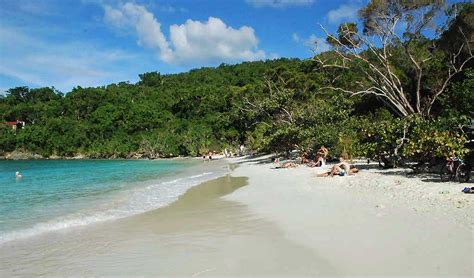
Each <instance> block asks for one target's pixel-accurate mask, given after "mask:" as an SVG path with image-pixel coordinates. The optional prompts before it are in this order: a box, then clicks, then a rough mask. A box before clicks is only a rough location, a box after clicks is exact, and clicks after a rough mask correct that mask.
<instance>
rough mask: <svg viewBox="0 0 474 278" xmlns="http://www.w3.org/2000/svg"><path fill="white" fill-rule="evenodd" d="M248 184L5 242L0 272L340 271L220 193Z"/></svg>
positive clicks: (218, 185)
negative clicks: (121, 217) (93, 222)
mask: <svg viewBox="0 0 474 278" xmlns="http://www.w3.org/2000/svg"><path fill="white" fill-rule="evenodd" d="M245 185H246V178H244V177H230V176H226V177H222V178H219V179H216V180H213V181H209V182H206V183H203V184H201V185H198V186H196V187H193V188H191V189H190V190H188V191H187V192H186V193H185V194H184V195H182V196H181V197H180V198H179V199H178V201H176V202H174V203H172V204H171V205H169V206H167V207H164V208H161V209H158V210H155V211H151V212H149V213H145V214H142V215H138V216H133V217H129V218H125V219H121V220H116V221H110V222H104V223H100V224H95V225H91V226H87V227H81V228H74V229H65V230H62V231H59V232H52V233H48V234H44V235H40V236H36V237H32V238H29V239H25V240H18V241H14V242H10V243H6V244H4V245H3V246H0V261H1V263H0V276H2V277H8V276H12V275H19V276H38V275H44V276H52V275H54V276H58V275H59V276H70V275H74V276H84V275H87V276H91V275H93V276H104V275H112V276H116V275H121V276H137V275H138V276H156V275H159V276H171V275H173V276H177V275H183V276H213V275H218V276H229V275H231V276H235V275H246V276H259V275H270V276H295V275H334V274H336V275H337V272H336V270H335V268H334V267H333V266H331V265H330V264H329V263H328V262H327V261H325V260H324V259H323V258H322V256H320V255H319V254H318V253H317V252H315V250H314V249H309V248H306V247H304V246H302V245H299V244H297V243H295V242H294V241H290V240H288V239H287V238H286V236H285V234H284V233H283V232H282V231H281V230H280V229H279V228H278V227H277V226H276V225H274V224H272V223H270V222H268V221H266V220H264V219H262V218H261V217H259V216H257V215H256V214H254V213H253V212H251V211H250V210H249V209H248V208H247V207H246V206H245V205H243V204H241V203H238V202H234V201H228V200H224V199H222V198H221V197H222V196H224V195H227V194H230V193H232V192H233V191H234V190H236V189H238V188H241V187H243V186H245Z"/></svg>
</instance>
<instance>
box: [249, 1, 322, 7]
mask: <svg viewBox="0 0 474 278" xmlns="http://www.w3.org/2000/svg"><path fill="white" fill-rule="evenodd" d="M246 2H247V3H248V4H250V5H252V6H254V7H256V8H261V7H272V8H284V7H289V6H308V5H311V4H313V3H314V0H246Z"/></svg>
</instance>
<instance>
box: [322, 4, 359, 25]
mask: <svg viewBox="0 0 474 278" xmlns="http://www.w3.org/2000/svg"><path fill="white" fill-rule="evenodd" d="M359 8H360V7H359V6H355V5H341V6H339V7H338V8H337V9H335V10H330V11H329V12H328V14H327V17H328V20H329V22H330V23H334V24H336V23H340V22H342V21H350V20H355V19H357V12H358V10H359Z"/></svg>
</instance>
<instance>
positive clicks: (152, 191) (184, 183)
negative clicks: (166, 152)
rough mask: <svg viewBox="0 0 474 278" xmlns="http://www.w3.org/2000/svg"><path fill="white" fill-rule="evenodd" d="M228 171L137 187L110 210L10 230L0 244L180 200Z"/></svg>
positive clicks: (131, 213) (156, 207) (122, 215)
mask: <svg viewBox="0 0 474 278" xmlns="http://www.w3.org/2000/svg"><path fill="white" fill-rule="evenodd" d="M224 174H225V173H214V172H205V173H202V174H198V175H193V176H189V177H182V178H178V179H175V180H171V181H164V182H160V183H157V184H152V185H149V186H146V187H144V188H137V189H133V190H131V191H129V192H125V193H127V195H128V194H130V195H128V196H127V197H126V198H125V200H122V202H119V203H120V204H118V205H117V207H115V208H112V209H106V210H104V211H99V212H96V213H93V214H87V213H74V214H71V215H69V216H66V217H61V218H56V219H54V220H51V221H48V222H43V223H38V224H36V225H34V226H33V227H31V228H27V229H22V230H17V231H12V232H7V233H5V234H3V235H0V244H3V243H6V242H9V241H12V240H17V239H24V238H28V237H32V236H36V235H40V234H43V233H47V232H53V231H59V230H62V229H67V228H73V227H80V226H86V225H89V224H93V223H98V222H104V221H110V220H115V219H120V218H125V217H128V216H132V215H137V214H141V213H144V212H147V211H151V210H154V209H158V208H161V207H164V206H167V205H169V204H171V203H172V202H174V201H176V200H177V199H178V197H179V196H181V195H183V194H184V193H185V192H186V191H187V190H188V189H189V188H191V187H193V186H196V185H198V184H200V183H202V182H205V181H207V180H211V179H214V178H217V177H219V176H222V175H224Z"/></svg>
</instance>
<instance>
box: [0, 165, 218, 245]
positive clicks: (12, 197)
mask: <svg viewBox="0 0 474 278" xmlns="http://www.w3.org/2000/svg"><path fill="white" fill-rule="evenodd" d="M16 171H20V172H21V174H22V175H23V177H22V178H20V179H17V178H15V172H16ZM225 172H226V167H223V166H222V164H218V163H203V162H201V161H193V160H160V161H146V160H139V161H129V160H43V161H38V160H37V161H0V243H2V242H7V241H10V240H14V239H18V238H24V237H29V236H34V235H36V234H40V233H44V232H48V231H55V230H60V229H67V228H70V227H75V226H83V225H88V224H93V223H95V222H100V221H107V220H113V219H117V218H122V217H126V216H130V215H134V214H139V213H143V212H146V211H149V210H152V209H156V208H159V207H162V206H165V205H167V204H169V203H171V202H173V201H174V200H176V199H177V198H178V197H179V195H181V194H183V193H184V192H185V191H186V190H187V189H189V188H190V187H192V186H194V185H197V184H199V183H201V182H203V181H205V180H209V179H212V178H214V177H218V176H221V175H223V174H224V173H225Z"/></svg>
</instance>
